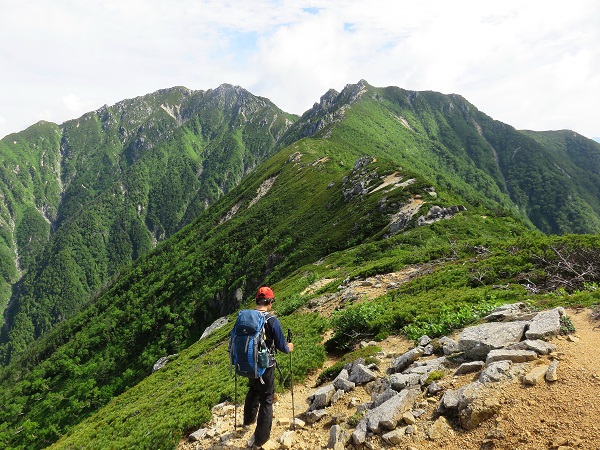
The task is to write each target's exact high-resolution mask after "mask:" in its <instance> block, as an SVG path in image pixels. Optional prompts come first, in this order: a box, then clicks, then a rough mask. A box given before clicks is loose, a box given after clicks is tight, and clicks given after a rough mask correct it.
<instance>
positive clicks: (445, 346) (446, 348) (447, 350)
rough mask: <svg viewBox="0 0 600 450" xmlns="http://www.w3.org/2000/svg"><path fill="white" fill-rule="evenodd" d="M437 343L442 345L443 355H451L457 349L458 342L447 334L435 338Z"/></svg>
mask: <svg viewBox="0 0 600 450" xmlns="http://www.w3.org/2000/svg"><path fill="white" fill-rule="evenodd" d="M437 344H438V345H439V346H441V347H442V352H443V353H444V355H445V356H448V355H451V354H452V353H454V352H457V351H458V342H456V341H455V340H454V339H451V338H449V337H447V336H442V337H441V338H439V339H438V340H437Z"/></svg>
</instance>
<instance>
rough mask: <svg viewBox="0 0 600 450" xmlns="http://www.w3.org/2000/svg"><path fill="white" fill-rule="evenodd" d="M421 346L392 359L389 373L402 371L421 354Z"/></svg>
mask: <svg viewBox="0 0 600 450" xmlns="http://www.w3.org/2000/svg"><path fill="white" fill-rule="evenodd" d="M423 352H424V349H423V347H415V348H413V349H412V350H409V351H407V352H406V353H404V354H402V355H400V356H399V357H398V358H396V359H394V360H393V361H392V364H391V366H390V373H396V372H402V371H403V370H405V369H406V368H407V367H408V366H410V365H411V364H412V363H414V362H415V361H416V360H417V359H419V358H420V357H421V356H423Z"/></svg>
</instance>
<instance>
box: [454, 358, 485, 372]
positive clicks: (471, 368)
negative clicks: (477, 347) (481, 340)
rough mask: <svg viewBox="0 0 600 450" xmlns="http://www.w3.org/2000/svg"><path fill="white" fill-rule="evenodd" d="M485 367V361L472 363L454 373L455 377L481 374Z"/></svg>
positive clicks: (463, 365) (465, 364)
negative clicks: (475, 373)
mask: <svg viewBox="0 0 600 450" xmlns="http://www.w3.org/2000/svg"><path fill="white" fill-rule="evenodd" d="M484 367H485V363H484V362H483V361H471V362H466V363H463V364H461V365H460V366H459V367H458V369H456V371H455V372H454V375H465V374H468V373H474V372H479V371H480V370H482V369H483V368H484Z"/></svg>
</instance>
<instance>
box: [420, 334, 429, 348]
mask: <svg viewBox="0 0 600 450" xmlns="http://www.w3.org/2000/svg"><path fill="white" fill-rule="evenodd" d="M429 344H431V338H430V337H429V336H427V335H424V336H421V337H420V338H419V347H425V346H426V345H429Z"/></svg>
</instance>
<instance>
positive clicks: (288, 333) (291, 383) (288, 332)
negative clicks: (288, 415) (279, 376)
mask: <svg viewBox="0 0 600 450" xmlns="http://www.w3.org/2000/svg"><path fill="white" fill-rule="evenodd" d="M287 341H288V342H292V330H291V329H290V328H288V330H287ZM290 385H291V387H292V430H294V431H296V413H295V411H294V372H293V370H292V352H290Z"/></svg>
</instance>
